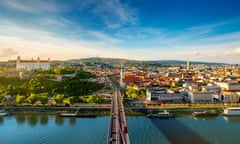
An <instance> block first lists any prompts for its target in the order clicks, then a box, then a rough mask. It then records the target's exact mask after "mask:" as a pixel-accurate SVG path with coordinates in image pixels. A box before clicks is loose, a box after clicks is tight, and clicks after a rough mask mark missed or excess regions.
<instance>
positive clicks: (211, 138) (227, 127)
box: [0, 115, 240, 144]
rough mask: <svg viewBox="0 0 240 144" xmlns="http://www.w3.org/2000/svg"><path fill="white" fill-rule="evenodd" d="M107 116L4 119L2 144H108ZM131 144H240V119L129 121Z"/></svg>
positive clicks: (0, 126)
mask: <svg viewBox="0 0 240 144" xmlns="http://www.w3.org/2000/svg"><path fill="white" fill-rule="evenodd" d="M108 120H109V117H107V116H99V117H96V118H62V117H56V116H52V115H49V116H48V115H41V116H36V115H13V116H8V117H0V144H106V143H107V133H108ZM127 125H128V131H129V136H130V140H131V144H239V143H240V136H239V131H240V117H232V118H226V117H223V116H218V117H216V118H211V119H204V118H201V119H196V118H192V117H191V116H190V115H186V116H181V117H176V118H174V119H149V118H146V117H144V116H137V117H135V116H129V117H127Z"/></svg>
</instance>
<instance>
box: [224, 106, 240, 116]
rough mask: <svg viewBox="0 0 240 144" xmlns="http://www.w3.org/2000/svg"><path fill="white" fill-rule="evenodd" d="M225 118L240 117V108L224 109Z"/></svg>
mask: <svg viewBox="0 0 240 144" xmlns="http://www.w3.org/2000/svg"><path fill="white" fill-rule="evenodd" d="M223 115H224V116H240V107H229V108H225V109H223Z"/></svg>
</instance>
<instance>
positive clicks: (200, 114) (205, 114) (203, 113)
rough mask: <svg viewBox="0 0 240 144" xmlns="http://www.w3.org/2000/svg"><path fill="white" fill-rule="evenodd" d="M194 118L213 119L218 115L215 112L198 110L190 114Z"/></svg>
mask: <svg viewBox="0 0 240 144" xmlns="http://www.w3.org/2000/svg"><path fill="white" fill-rule="evenodd" d="M192 116H194V117H215V116H218V113H217V112H216V111H215V110H198V111H194V112H193V113H192Z"/></svg>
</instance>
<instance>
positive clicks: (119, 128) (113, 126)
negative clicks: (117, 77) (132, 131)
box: [107, 88, 130, 144]
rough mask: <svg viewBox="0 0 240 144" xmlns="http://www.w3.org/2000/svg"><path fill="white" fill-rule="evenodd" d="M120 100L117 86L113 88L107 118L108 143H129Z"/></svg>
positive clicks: (121, 98)
mask: <svg viewBox="0 0 240 144" xmlns="http://www.w3.org/2000/svg"><path fill="white" fill-rule="evenodd" d="M122 100H123V97H122V96H121V93H120V91H119V88H115V91H114V93H113V97H112V109H111V113H110V119H109V129H108V142H107V143H108V144H130V140H129V135H128V131H127V123H126V117H125V112H124V105H123V103H122Z"/></svg>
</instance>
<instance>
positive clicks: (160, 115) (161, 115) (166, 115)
mask: <svg viewBox="0 0 240 144" xmlns="http://www.w3.org/2000/svg"><path fill="white" fill-rule="evenodd" d="M147 117H148V118H174V117H175V114H173V113H170V112H168V111H167V110H164V111H162V112H159V113H149V114H147Z"/></svg>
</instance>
